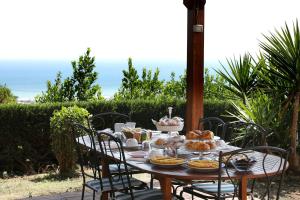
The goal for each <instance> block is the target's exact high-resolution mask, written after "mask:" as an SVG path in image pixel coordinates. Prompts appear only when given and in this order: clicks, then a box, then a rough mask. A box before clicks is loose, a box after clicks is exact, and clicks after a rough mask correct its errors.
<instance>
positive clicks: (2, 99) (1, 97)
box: [0, 85, 17, 104]
mask: <svg viewBox="0 0 300 200" xmlns="http://www.w3.org/2000/svg"><path fill="white" fill-rule="evenodd" d="M16 100H17V97H16V96H14V95H13V94H12V92H11V90H10V89H9V88H8V87H6V85H0V104H4V103H15V102H16Z"/></svg>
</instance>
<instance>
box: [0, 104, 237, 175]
mask: <svg viewBox="0 0 300 200" xmlns="http://www.w3.org/2000/svg"><path fill="white" fill-rule="evenodd" d="M74 104H76V105H78V106H79V107H83V108H86V109H87V110H88V111H89V112H90V113H91V114H97V113H101V112H109V111H116V112H120V113H128V114H130V115H131V118H132V121H135V122H136V123H137V126H139V127H143V128H147V129H154V128H155V127H154V125H153V124H152V123H151V119H159V118H160V117H162V116H165V115H166V114H167V108H168V107H169V106H173V107H174V114H175V115H176V116H181V117H184V116H185V102H184V101H182V100H178V101H165V102H161V101H155V100H153V101H149V100H148V101H145V100H136V101H112V100H110V101H97V102H77V103H49V104H29V105H26V104H2V105H0V175H2V172H3V171H6V172H8V173H9V174H24V173H27V174H29V173H36V172H41V170H42V169H45V168H46V166H48V165H52V164H55V163H56V160H55V157H54V155H53V153H52V151H51V148H50V139H49V135H50V128H49V121H50V117H51V116H52V113H53V111H54V110H57V109H60V108H61V107H62V106H72V105H74ZM226 110H232V107H231V106H230V104H229V103H227V102H220V101H205V103H204V112H205V116H221V115H223V114H225V113H226Z"/></svg>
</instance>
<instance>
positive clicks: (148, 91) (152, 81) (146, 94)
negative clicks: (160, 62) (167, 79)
mask: <svg viewBox="0 0 300 200" xmlns="http://www.w3.org/2000/svg"><path fill="white" fill-rule="evenodd" d="M140 85H141V88H140V90H141V93H140V98H143V99H145V98H154V97H156V96H158V95H161V92H162V88H163V81H160V80H159V69H158V68H156V70H155V72H154V73H153V76H152V70H151V69H150V70H148V71H147V69H146V68H143V73H142V80H141V81H140Z"/></svg>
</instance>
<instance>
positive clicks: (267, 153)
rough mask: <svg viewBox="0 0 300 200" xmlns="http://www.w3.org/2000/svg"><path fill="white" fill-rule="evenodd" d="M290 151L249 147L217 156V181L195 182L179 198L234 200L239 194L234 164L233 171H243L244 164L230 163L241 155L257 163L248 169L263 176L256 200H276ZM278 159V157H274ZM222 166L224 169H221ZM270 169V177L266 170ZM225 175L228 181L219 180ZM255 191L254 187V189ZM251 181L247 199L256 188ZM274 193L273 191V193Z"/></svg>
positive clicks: (184, 189) (265, 147)
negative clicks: (183, 196) (185, 194)
mask: <svg viewBox="0 0 300 200" xmlns="http://www.w3.org/2000/svg"><path fill="white" fill-rule="evenodd" d="M288 155H289V151H286V150H284V149H280V148H277V147H270V146H258V147H250V148H244V149H238V150H235V151H231V152H226V153H222V152H220V154H219V170H218V172H217V173H218V182H217V183H196V184H193V185H192V186H188V187H184V188H183V190H182V192H181V194H180V195H181V196H182V194H183V193H189V194H192V195H193V196H197V197H200V198H203V199H228V198H230V199H235V198H238V197H239V196H240V195H239V181H238V180H236V177H234V176H236V175H237V174H236V170H235V169H233V165H236V166H235V168H237V169H238V168H239V167H240V168H242V169H243V170H245V169H246V168H245V165H238V164H234V162H232V160H233V159H234V158H235V157H236V156H244V157H247V158H248V159H250V158H251V157H254V158H255V159H256V162H254V163H253V164H252V165H250V164H249V166H248V167H249V168H250V170H251V169H253V170H255V171H259V172H260V173H261V174H262V177H261V178H260V179H259V180H260V183H261V185H260V186H259V188H260V191H259V192H258V193H257V194H256V196H259V199H268V200H269V199H273V198H275V199H276V200H278V199H279V195H280V191H281V185H282V182H283V178H284V174H285V170H286V167H287V161H288ZM274 156H278V157H274ZM223 163H224V164H225V167H223ZM269 170H272V173H271V175H269V173H268V171H269ZM224 173H226V175H227V177H228V179H229V181H226V182H224V181H222V175H223V176H224ZM239 173H240V175H241V174H242V173H249V172H247V171H245V172H239ZM256 188H257V187H256ZM256 188H255V187H254V182H252V184H251V187H250V188H248V189H247V194H248V196H249V195H250V196H251V199H253V197H254V192H255V189H256ZM272 191H274V192H272Z"/></svg>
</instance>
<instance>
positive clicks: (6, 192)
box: [0, 173, 300, 200]
mask: <svg viewBox="0 0 300 200" xmlns="http://www.w3.org/2000/svg"><path fill="white" fill-rule="evenodd" d="M135 177H136V178H138V179H140V180H143V181H145V182H149V180H150V176H149V175H146V174H137V175H135ZM81 184H82V178H81V177H80V176H78V177H76V178H71V179H60V178H59V177H58V176H57V175H56V174H51V173H50V174H49V173H48V174H38V175H31V176H23V177H15V178H9V179H0V200H12V199H21V198H28V197H37V196H42V195H53V194H58V193H64V192H74V191H81ZM157 186H159V185H157ZM257 186H259V184H257ZM281 194H282V195H281V199H282V200H290V199H298V198H299V195H300V176H299V175H295V174H289V175H288V176H287V177H286V179H285V182H284V184H283V188H282V192H281Z"/></svg>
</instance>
